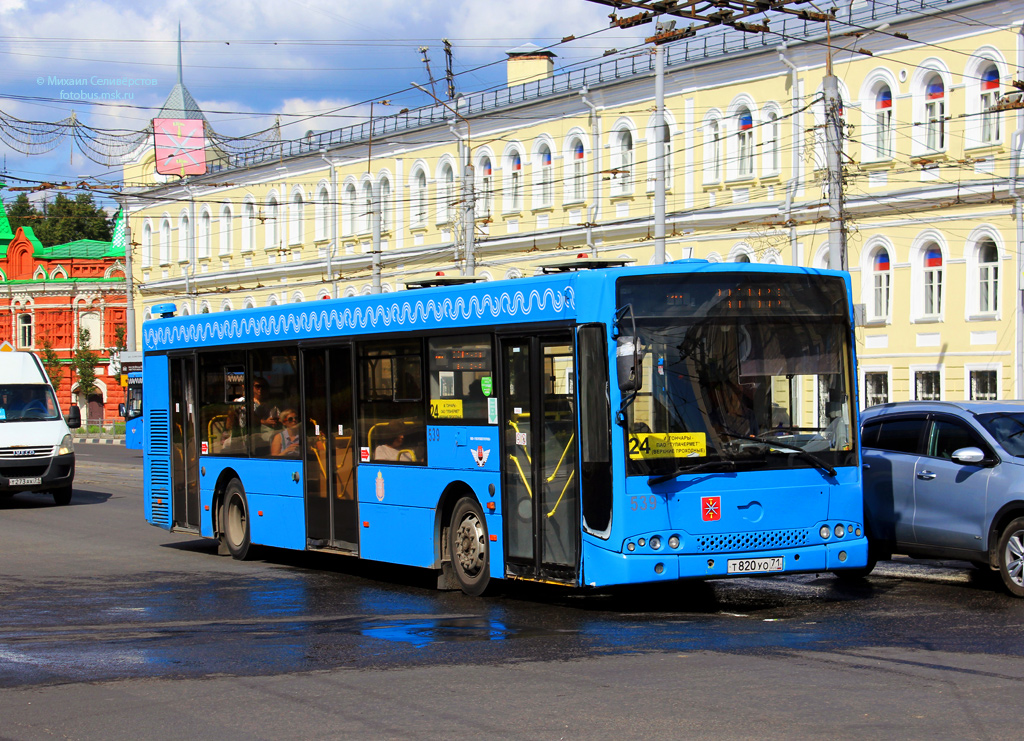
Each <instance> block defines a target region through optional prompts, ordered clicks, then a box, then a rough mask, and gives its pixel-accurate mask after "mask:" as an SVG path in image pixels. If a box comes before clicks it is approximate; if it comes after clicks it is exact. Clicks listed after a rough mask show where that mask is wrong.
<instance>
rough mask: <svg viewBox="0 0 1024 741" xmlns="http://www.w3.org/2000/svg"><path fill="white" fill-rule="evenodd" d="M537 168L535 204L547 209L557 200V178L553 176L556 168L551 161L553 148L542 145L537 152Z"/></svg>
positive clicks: (535, 175)
mask: <svg viewBox="0 0 1024 741" xmlns="http://www.w3.org/2000/svg"><path fill="white" fill-rule="evenodd" d="M536 168H537V170H536V172H535V173H534V177H535V178H536V180H535V182H536V187H537V190H536V192H535V200H534V204H535V206H538V207H540V208H545V207H547V206H550V205H551V204H552V203H554V200H555V193H554V190H555V185H554V181H555V178H554V175H553V174H552V171H553V169H554V167H553V163H552V161H551V147H549V146H548V145H547V144H541V145H540V148H539V149H538V150H537V160H536Z"/></svg>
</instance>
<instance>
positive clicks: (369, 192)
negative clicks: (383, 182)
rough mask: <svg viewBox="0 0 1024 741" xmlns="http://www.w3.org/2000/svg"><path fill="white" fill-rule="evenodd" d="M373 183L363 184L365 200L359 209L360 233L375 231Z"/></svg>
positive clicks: (363, 199)
mask: <svg viewBox="0 0 1024 741" xmlns="http://www.w3.org/2000/svg"><path fill="white" fill-rule="evenodd" d="M373 210H374V209H373V183H371V182H370V181H369V180H367V181H366V182H364V183H363V198H362V202H361V203H360V208H359V231H360V232H368V231H370V230H371V229H373Z"/></svg>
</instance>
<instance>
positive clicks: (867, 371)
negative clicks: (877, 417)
mask: <svg viewBox="0 0 1024 741" xmlns="http://www.w3.org/2000/svg"><path fill="white" fill-rule="evenodd" d="M869 375H871V376H874V375H878V376H885V392H886V395H885V400H884V401H880V402H877V403H878V404H888V403H889V402H891V401H892V400H893V398H892V366H866V367H863V368H861V371H860V388H861V394H860V399H861V404H862V406H861V409H867V408H868V407H869V406H875V404H869V403H868V376H869Z"/></svg>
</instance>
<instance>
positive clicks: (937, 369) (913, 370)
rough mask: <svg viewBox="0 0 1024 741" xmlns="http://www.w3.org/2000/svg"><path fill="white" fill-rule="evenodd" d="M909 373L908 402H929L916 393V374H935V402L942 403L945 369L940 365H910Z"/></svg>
mask: <svg viewBox="0 0 1024 741" xmlns="http://www.w3.org/2000/svg"><path fill="white" fill-rule="evenodd" d="M909 371H910V400H911V401H929V400H928V399H923V398H921V397H920V396H919V393H918V374H919V373H937V374H938V378H939V398H938V399H935V401H942V400H944V399H945V398H946V373H945V369H944V367H943V366H941V365H912V366H910V368H909Z"/></svg>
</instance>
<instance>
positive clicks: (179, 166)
mask: <svg viewBox="0 0 1024 741" xmlns="http://www.w3.org/2000/svg"><path fill="white" fill-rule="evenodd" d="M153 140H154V145H155V146H156V171H157V172H158V173H160V174H161V175H178V176H180V177H184V176H185V175H202V174H204V173H205V172H206V136H205V132H204V131H203V120H202V119H201V118H196V119H190V118H154V119H153Z"/></svg>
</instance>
